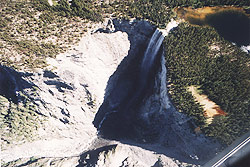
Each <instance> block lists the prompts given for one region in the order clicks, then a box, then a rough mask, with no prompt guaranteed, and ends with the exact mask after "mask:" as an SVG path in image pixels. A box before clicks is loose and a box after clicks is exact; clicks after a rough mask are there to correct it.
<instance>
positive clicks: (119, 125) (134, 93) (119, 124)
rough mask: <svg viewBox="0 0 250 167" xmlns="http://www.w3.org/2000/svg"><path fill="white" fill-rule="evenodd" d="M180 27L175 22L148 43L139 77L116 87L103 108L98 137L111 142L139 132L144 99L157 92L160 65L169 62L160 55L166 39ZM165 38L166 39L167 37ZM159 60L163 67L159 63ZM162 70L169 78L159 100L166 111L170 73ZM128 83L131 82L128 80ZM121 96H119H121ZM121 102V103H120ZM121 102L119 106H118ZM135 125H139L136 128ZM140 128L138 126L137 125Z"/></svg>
mask: <svg viewBox="0 0 250 167" xmlns="http://www.w3.org/2000/svg"><path fill="white" fill-rule="evenodd" d="M177 25H178V24H177V22H176V21H174V20H173V21H171V22H170V23H169V24H168V26H167V28H166V29H164V30H159V29H156V30H155V31H154V33H153V35H152V37H151V39H150V40H149V42H148V46H147V48H146V50H145V52H144V54H143V57H142V59H141V64H140V66H139V67H138V72H136V73H138V74H137V77H134V78H133V77H128V76H127V75H128V74H129V73H128V74H126V75H123V77H124V76H126V78H123V81H122V80H121V81H119V82H117V83H116V85H115V86H114V88H113V90H114V91H112V93H111V94H110V95H109V97H108V98H107V99H105V101H104V103H103V104H102V105H101V107H100V108H99V110H98V112H97V114H96V116H95V119H94V121H93V124H94V125H95V127H96V128H97V129H98V133H100V134H101V135H104V136H105V137H108V138H109V137H110V138H119V137H122V136H125V137H127V136H128V135H131V136H133V133H136V130H134V129H133V126H137V125H138V124H137V123H136V122H137V119H139V115H138V114H139V112H140V111H139V108H138V107H140V105H143V104H141V103H143V98H144V96H145V95H146V94H147V93H150V92H148V90H151V89H153V88H151V87H152V85H153V84H154V83H153V82H154V81H153V80H154V79H155V77H154V76H155V75H156V74H155V70H156V68H155V67H156V65H158V64H159V63H160V61H161V60H162V61H161V64H159V65H161V66H162V67H163V66H164V68H166V67H165V61H163V60H164V57H163V53H162V54H161V55H159V52H160V50H161V46H162V42H163V40H164V35H167V34H168V33H169V32H170V31H171V29H172V28H174V27H176V26H177ZM163 34H164V35H163ZM158 60H159V63H158V62H157V61H158ZM164 68H163V70H162V75H165V76H164V78H163V81H161V82H162V83H161V88H160V90H161V94H160V96H161V98H160V99H159V100H160V102H161V103H163V104H162V105H163V106H162V107H163V108H168V109H169V108H170V107H171V105H170V101H169V99H165V98H166V97H167V89H166V69H165V70H164ZM127 79H128V80H127ZM118 92H119V93H118ZM117 99H118V100H117ZM117 102H118V103H117ZM134 124H135V125H134ZM136 124H137V125H136Z"/></svg>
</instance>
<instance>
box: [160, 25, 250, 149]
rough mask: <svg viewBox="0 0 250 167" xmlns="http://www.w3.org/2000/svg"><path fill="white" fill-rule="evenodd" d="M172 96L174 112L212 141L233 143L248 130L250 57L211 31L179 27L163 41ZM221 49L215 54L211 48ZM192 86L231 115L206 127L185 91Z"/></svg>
mask: <svg viewBox="0 0 250 167" xmlns="http://www.w3.org/2000/svg"><path fill="white" fill-rule="evenodd" d="M164 46H165V53H166V54H165V55H166V66H167V69H168V74H167V75H168V76H167V77H168V81H169V84H171V85H172V86H171V88H170V90H169V91H170V94H171V98H172V99H173V101H174V104H175V105H176V107H177V108H178V109H179V110H180V111H182V112H184V113H186V114H188V115H189V116H191V117H192V118H193V120H194V121H195V122H196V123H197V125H198V126H200V127H201V130H202V131H203V132H205V133H206V134H207V135H208V136H213V137H216V138H218V139H219V140H220V141H222V142H223V143H224V144H230V143H231V142H232V141H234V140H235V139H236V138H237V137H239V136H240V135H242V134H243V133H245V132H247V131H249V130H250V122H249V120H250V112H249V111H250V80H249V79H250V68H249V62H250V57H249V54H246V53H244V52H242V51H241V50H240V49H239V48H238V47H236V46H234V45H232V44H231V43H230V42H228V41H225V40H224V39H223V38H222V37H220V36H219V34H218V33H217V32H216V31H215V30H214V29H213V28H210V27H196V26H190V25H188V24H186V23H182V24H180V25H179V26H178V27H177V28H176V29H175V30H174V31H173V32H172V33H171V34H170V35H169V36H167V37H166V39H165V41H164ZM212 47H217V49H214V50H213V49H211V48H212ZM190 85H198V86H200V91H201V92H202V93H204V94H206V95H207V96H208V98H209V99H210V100H212V101H214V102H215V103H216V104H218V105H219V106H220V107H221V108H222V110H224V111H225V112H226V113H228V115H227V116H218V117H216V118H215V119H214V121H213V123H212V124H210V125H208V124H206V122H205V118H204V114H203V109H202V108H201V106H200V105H199V104H197V102H196V101H195V100H194V98H193V97H192V94H191V93H190V92H188V91H187V87H188V86H190Z"/></svg>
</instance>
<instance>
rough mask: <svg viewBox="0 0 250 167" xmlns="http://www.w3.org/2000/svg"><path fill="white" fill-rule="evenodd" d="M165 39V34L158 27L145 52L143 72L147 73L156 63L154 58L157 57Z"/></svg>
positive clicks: (142, 65)
mask: <svg viewBox="0 0 250 167" xmlns="http://www.w3.org/2000/svg"><path fill="white" fill-rule="evenodd" d="M163 40H164V36H163V35H162V33H161V32H160V31H159V30H158V29H156V30H155V32H154V34H153V36H152V37H151V39H150V41H149V44H148V47H147V50H146V52H145V54H144V57H143V60H142V64H141V73H144V75H142V76H145V74H146V75H147V74H148V72H149V71H150V69H151V68H152V66H153V64H154V60H155V58H156V55H157V53H158V51H159V49H160V47H161V44H162V42H163Z"/></svg>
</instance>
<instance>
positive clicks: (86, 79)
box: [0, 19, 221, 167]
mask: <svg viewBox="0 0 250 167" xmlns="http://www.w3.org/2000/svg"><path fill="white" fill-rule="evenodd" d="M171 24H173V25H176V22H175V21H174V20H172V22H170V23H169V25H171ZM155 29H156V27H154V26H152V25H151V24H150V23H149V22H147V21H139V20H132V21H122V20H118V19H113V20H112V19H110V20H107V21H106V22H105V23H104V24H97V25H95V26H94V28H92V29H90V30H89V31H88V32H87V33H86V34H85V35H84V37H82V39H81V40H80V42H79V43H78V45H76V46H74V47H72V49H71V50H69V51H67V52H65V53H62V54H59V55H57V56H56V58H55V59H54V58H48V59H47V61H48V64H49V66H48V67H46V68H45V69H35V70H34V71H32V72H16V71H14V70H12V69H10V68H8V67H4V66H1V68H0V69H1V71H0V85H1V88H2V85H9V86H8V89H10V91H8V93H6V90H5V89H3V90H2V89H1V90H0V93H1V97H3V98H2V99H9V101H13V103H14V102H15V101H16V102H15V103H16V105H17V106H20V105H22V104H23V105H24V106H25V105H26V103H25V104H24V102H23V97H24V95H25V97H27V98H28V99H30V102H29V104H32V106H34V107H35V109H30V108H28V110H29V111H35V112H34V113H35V115H36V117H37V120H34V122H36V123H37V127H35V130H33V131H32V132H31V131H28V132H24V137H23V138H22V139H20V140H17V137H16V134H17V133H14V134H13V135H6V136H3V137H2V141H3V142H1V144H2V152H1V158H2V162H3V166H67V167H68V166H100V167H102V166H107V167H112V166H113V167H116V166H139V167H140V166H145V167H146V166H171V167H174V166H199V165H202V164H204V163H205V162H206V161H207V160H208V159H209V158H211V157H212V156H214V155H215V154H216V152H217V151H218V150H219V149H220V147H221V146H220V144H219V143H218V142H216V141H213V140H211V139H209V138H207V137H205V136H204V135H203V134H199V133H195V132H194V131H193V129H194V128H195V127H196V126H195V124H194V123H193V122H192V120H191V119H190V118H189V117H187V116H186V115H185V114H183V113H180V112H178V111H177V110H176V109H175V107H174V106H173V105H172V103H171V100H170V99H169V97H168V90H167V70H166V66H165V58H164V56H163V55H164V54H165V53H164V51H163V46H161V45H160V46H161V47H160V48H159V52H157V53H155V56H156V58H155V60H156V61H155V62H154V63H153V65H152V67H151V68H149V69H147V70H150V71H149V72H148V73H147V75H146V76H140V75H141V70H140V67H141V66H140V64H143V63H141V62H142V61H143V58H144V56H145V51H146V50H147V48H148V44H149V43H150V39H151V37H152V35H153V33H154V32H155ZM170 30H171V28H168V31H167V33H169V31H170ZM167 33H166V34H167ZM166 38H167V36H166ZM141 77H142V78H143V81H140V78H141ZM145 77H147V79H145ZM142 83H145V86H142ZM138 90H139V93H136V92H138ZM34 92H35V93H34ZM21 94H22V96H21ZM137 94H138V95H137ZM5 103H6V104H5V105H4V106H1V110H4V109H6V108H8V107H9V106H10V105H11V104H10V103H12V102H8V100H5ZM13 105H14V104H13ZM17 108H18V107H17ZM106 113H111V114H108V116H107V114H106ZM7 114H8V113H7ZM105 116H107V118H105ZM38 120H39V121H38ZM33 125H34V124H30V125H28V126H27V127H26V126H25V127H24V128H28V127H29V126H33ZM17 126H18V125H17ZM5 130H6V131H7V129H6V128H5V129H3V132H5ZM31 133H32V134H33V133H34V135H32V136H33V137H32V138H31V139H30V140H28V141H27V140H26V138H25V136H29V135H30V134H31Z"/></svg>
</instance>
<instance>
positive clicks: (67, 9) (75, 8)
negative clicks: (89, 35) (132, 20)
mask: <svg viewBox="0 0 250 167" xmlns="http://www.w3.org/2000/svg"><path fill="white" fill-rule="evenodd" d="M32 4H33V7H34V8H36V9H38V10H39V11H50V12H52V13H55V14H57V15H61V16H65V17H68V18H71V17H74V16H79V17H81V18H82V19H87V20H91V21H95V22H99V21H102V20H103V18H102V15H101V13H100V12H99V11H98V8H99V7H98V5H97V4H95V3H94V1H87V0H72V1H71V4H69V2H68V0H60V1H59V2H58V3H57V4H56V5H53V6H50V5H49V3H48V1H47V0H32Z"/></svg>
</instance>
